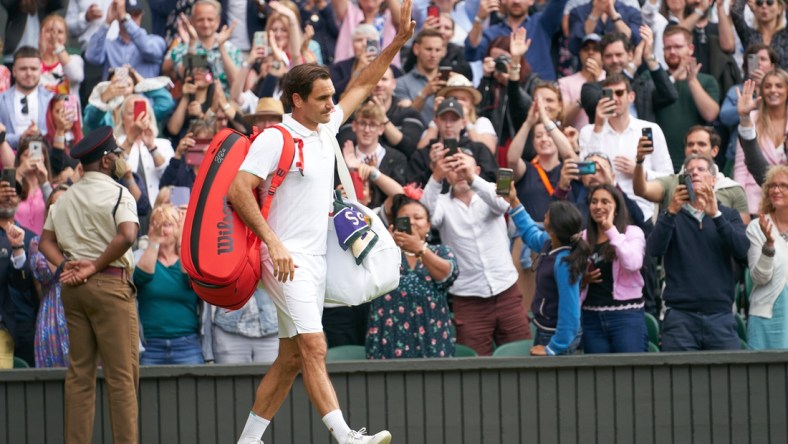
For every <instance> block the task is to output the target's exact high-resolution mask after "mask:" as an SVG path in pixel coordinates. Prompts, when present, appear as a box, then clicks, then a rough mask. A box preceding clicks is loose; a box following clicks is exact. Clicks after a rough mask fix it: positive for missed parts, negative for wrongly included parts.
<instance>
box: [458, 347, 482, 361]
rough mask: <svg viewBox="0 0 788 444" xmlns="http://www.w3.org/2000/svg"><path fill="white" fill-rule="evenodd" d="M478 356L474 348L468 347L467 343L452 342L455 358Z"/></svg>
mask: <svg viewBox="0 0 788 444" xmlns="http://www.w3.org/2000/svg"><path fill="white" fill-rule="evenodd" d="M477 356H479V354H478V353H476V350H474V349H472V348H470V347H468V346H467V345H462V344H454V357H455V358H475V357H477Z"/></svg>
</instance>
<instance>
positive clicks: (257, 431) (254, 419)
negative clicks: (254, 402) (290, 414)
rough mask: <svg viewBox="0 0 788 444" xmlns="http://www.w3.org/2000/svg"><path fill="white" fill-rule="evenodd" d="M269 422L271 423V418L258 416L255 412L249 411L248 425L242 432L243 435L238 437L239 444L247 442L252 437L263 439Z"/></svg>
mask: <svg viewBox="0 0 788 444" xmlns="http://www.w3.org/2000/svg"><path fill="white" fill-rule="evenodd" d="M268 424H271V421H270V420H268V419H265V418H263V417H262V416H257V415H255V414H254V412H249V418H247V419H246V425H245V426H244V431H243V432H241V437H240V438H238V444H246V443H247V442H248V440H250V439H262V438H263V433H265V429H266V428H268Z"/></svg>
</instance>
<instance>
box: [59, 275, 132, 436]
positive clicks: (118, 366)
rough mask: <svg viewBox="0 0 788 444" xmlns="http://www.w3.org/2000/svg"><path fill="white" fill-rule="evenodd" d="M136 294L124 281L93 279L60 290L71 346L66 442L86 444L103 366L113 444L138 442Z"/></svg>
mask: <svg viewBox="0 0 788 444" xmlns="http://www.w3.org/2000/svg"><path fill="white" fill-rule="evenodd" d="M135 295H136V289H135V288H134V286H133V285H132V284H131V283H130V282H129V281H128V276H126V274H125V273H124V276H123V277H121V276H113V275H109V274H101V273H99V274H96V275H94V276H92V277H91V278H90V279H88V281H87V283H85V284H82V285H79V286H77V287H70V286H66V285H64V286H63V289H62V299H63V309H64V311H65V315H66V322H67V324H68V336H69V341H70V343H71V347H70V360H71V362H70V365H69V367H68V373H67V374H66V389H65V392H66V393H65V406H66V412H65V442H66V444H85V443H89V442H91V435H92V434H93V420H94V416H95V406H96V365H97V362H98V358H99V356H101V360H102V362H103V368H104V379H105V381H106V386H107V391H108V394H109V413H110V424H111V425H112V440H113V442H114V443H115V444H125V443H134V444H137V442H138V438H137V435H138V432H137V414H138V410H137V385H138V383H139V356H138V354H139V349H138V341H139V334H138V331H137V307H136V304H135V301H134V299H135Z"/></svg>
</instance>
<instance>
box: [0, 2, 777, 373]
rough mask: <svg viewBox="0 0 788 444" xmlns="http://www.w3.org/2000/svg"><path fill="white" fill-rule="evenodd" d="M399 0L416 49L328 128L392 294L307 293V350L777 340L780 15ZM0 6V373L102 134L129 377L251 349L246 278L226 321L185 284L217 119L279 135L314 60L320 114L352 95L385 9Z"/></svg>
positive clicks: (57, 316)
mask: <svg viewBox="0 0 788 444" xmlns="http://www.w3.org/2000/svg"><path fill="white" fill-rule="evenodd" d="M415 3H416V4H415V5H414V9H413V17H412V18H413V19H414V20H415V21H416V23H417V26H418V28H417V33H416V35H415V36H414V38H413V40H412V41H411V42H410V43H409V45H408V46H407V47H406V48H405V49H404V50H403V51H402V53H401V54H399V55H398V56H397V57H395V59H394V60H393V61H392V63H391V65H390V67H389V69H388V71H387V72H386V74H385V75H384V76H383V78H382V79H381V80H380V82H379V83H378V85H377V87H376V88H375V90H374V91H373V93H372V94H371V95H370V97H369V99H368V100H367V102H366V103H365V104H364V105H362V106H361V107H360V108H359V109H358V110H357V111H356V113H355V115H354V116H353V117H351V119H350V121H349V122H348V123H347V124H346V125H345V126H344V127H342V128H341V129H340V132H339V135H338V140H339V144H340V146H341V147H342V151H343V154H344V157H345V161H346V162H347V164H348V166H349V167H350V169H351V172H352V175H353V179H354V183H355V184H356V190H355V192H356V195H357V197H358V199H359V200H360V201H361V202H363V203H365V204H367V205H369V206H370V207H372V208H374V209H375V210H376V211H377V212H378V213H379V214H380V215H381V217H382V218H383V220H384V222H386V223H387V224H388V225H389V226H390V227H391V230H392V232H393V235H394V238H395V240H396V241H397V243H398V244H399V245H400V247H401V249H402V254H403V255H402V265H401V275H402V276H401V281H400V286H399V288H397V289H396V290H394V291H392V292H391V293H389V294H387V295H383V296H381V297H380V298H379V299H376V300H375V301H373V302H372V303H370V304H366V305H363V306H359V307H337V306H330V305H329V306H326V308H325V312H324V325H325V331H326V335H327V339H328V345H329V347H333V346H339V345H362V346H366V350H367V356H368V357H369V358H370V359H389V358H403V357H450V356H453V355H454V354H455V349H456V347H457V345H463V346H465V347H470V348H471V349H473V350H474V351H475V352H476V353H477V354H479V355H490V354H492V353H493V351H494V350H495V348H496V347H499V346H502V345H504V344H506V343H509V342H513V341H520V340H527V339H531V340H533V344H534V346H533V348H532V349H531V353H532V354H534V355H545V354H547V355H552V354H569V353H580V352H584V353H611V352H614V353H615V352H644V351H647V350H648V349H649V347H650V345H653V346H659V347H661V349H662V350H665V351H689V350H712V349H738V348H741V347H742V341H741V336H742V335H741V334H739V332H738V331H737V318H742V319H746V325H747V327H746V329H747V333H748V335H749V339H748V340H747V341H745V344H746V345H747V346H749V347H750V348H753V349H773V348H788V294H787V293H788V290H787V289H788V281H786V279H788V277H786V276H787V275H786V270H785V266H786V255H788V244H787V243H786V242H788V166H786V164H788V156H787V155H786V152H787V151H786V150H788V140H787V136H786V135H788V72H786V71H785V69H786V68H788V37H787V36H788V27H787V25H786V2H785V0H749V1H745V0H725V1H723V0H719V1H716V2H714V1H709V0H662V1H660V0H641V1H637V0H434V1H432V2H430V1H429V0H417V1H416V2H415ZM2 4H3V6H4V8H5V9H6V11H7V13H8V22H7V26H6V30H5V38H4V40H3V43H4V45H2V49H3V51H2V53H3V62H4V64H5V66H0V164H2V168H3V174H2V177H1V178H0V368H2V367H10V366H11V365H12V360H13V357H18V358H21V359H22V360H24V361H26V362H27V363H28V364H29V365H31V366H36V367H55V366H66V365H68V356H69V353H68V350H69V339H68V329H67V320H66V318H65V315H64V313H63V307H62V303H61V302H60V283H59V274H60V272H61V270H59V269H58V268H57V267H56V266H55V265H54V264H51V263H48V262H47V261H46V259H45V258H44V256H43V255H42V254H41V253H40V252H39V251H38V244H39V236H40V235H41V232H42V229H43V226H44V223H45V220H46V217H47V214H48V211H49V208H50V207H51V206H52V205H57V204H56V201H57V199H58V198H59V197H60V196H62V195H63V194H64V193H68V192H69V191H68V190H69V186H70V185H71V184H73V183H75V182H77V181H79V180H80V178H81V177H82V175H83V171H82V166H81V164H80V163H79V162H78V161H76V160H75V159H73V158H72V157H71V156H70V150H71V147H72V146H74V145H75V144H76V143H77V142H79V141H80V140H81V139H82V138H83V136H84V135H86V134H88V133H89V132H91V131H92V130H93V129H95V128H98V127H101V126H105V125H108V126H111V127H112V128H114V136H115V138H116V140H117V144H118V146H119V147H120V148H121V149H122V151H123V156H122V161H121V162H118V164H117V166H116V171H115V172H114V176H115V178H116V180H117V181H118V182H119V183H121V184H122V185H124V186H125V187H127V188H128V189H129V191H130V193H131V195H132V196H133V198H134V200H135V201H136V205H137V207H136V211H137V213H138V215H139V219H140V230H139V234H140V236H139V239H138V240H137V242H136V244H135V246H134V253H135V254H134V258H135V269H134V272H133V274H131V276H130V279H132V280H133V282H134V284H135V285H136V287H137V289H138V294H137V305H138V312H139V322H140V327H141V328H140V350H142V353H141V358H140V359H141V363H143V364H199V363H204V362H217V363H236V362H270V361H271V360H273V359H274V358H275V356H276V354H277V347H278V345H277V320H276V309H275V307H274V305H273V303H272V302H271V300H270V298H269V297H268V295H267V293H266V291H265V288H264V287H262V286H260V287H259V288H258V290H257V291H256V292H255V294H254V296H253V297H252V298H251V299H250V300H249V302H248V303H247V304H246V306H244V307H243V308H242V309H240V310H236V311H228V310H224V309H220V308H216V307H212V306H209V305H207V304H205V303H203V302H201V301H200V300H199V298H198V297H197V295H196V294H195V293H194V292H193V291H192V289H191V287H190V284H189V280H188V277H187V276H186V274H185V272H184V271H183V269H182V267H181V264H180V258H179V254H180V238H181V230H182V223H183V220H184V214H185V210H186V207H187V205H188V200H189V194H190V190H191V187H192V186H193V184H194V181H195V178H196V176H197V174H199V170H200V162H201V160H202V158H203V155H204V151H205V149H206V147H207V145H208V143H209V142H210V139H211V138H212V137H213V136H214V135H215V134H216V133H217V132H219V131H220V130H221V129H223V128H231V129H234V130H236V131H239V132H242V133H244V134H247V135H253V134H255V133H256V132H257V131H260V130H264V129H265V128H267V127H269V126H271V125H275V124H277V123H279V122H281V120H282V116H283V115H284V114H285V113H286V112H288V111H289V110H288V109H285V107H284V106H283V103H288V101H286V100H284V101H283V100H280V99H281V96H282V88H281V78H282V76H283V75H284V74H285V73H286V72H288V70H289V69H291V68H292V67H294V66H296V65H299V64H304V63H317V64H324V65H327V66H328V68H329V70H330V72H331V75H332V80H333V83H334V86H335V89H336V95H335V100H338V99H339V97H341V96H342V94H343V93H344V92H345V91H347V90H348V89H350V88H353V82H354V79H356V78H357V77H358V75H359V73H360V72H361V71H362V70H363V69H364V68H365V67H366V66H367V65H368V64H369V63H370V61H371V60H373V59H374V58H375V57H376V56H377V55H378V54H379V53H380V51H381V50H382V48H384V47H386V46H387V45H388V44H389V42H390V41H391V39H392V38H393V36H394V35H395V34H396V31H397V29H396V27H397V26H398V24H399V23H400V18H399V14H400V8H399V2H398V1H397V0H278V1H277V0H272V1H268V2H265V1H259V2H257V1H255V2H246V1H234V0H222V1H221V2H219V1H217V0H177V1H176V0H43V1H32V0H20V1H7V0H3V1H2ZM507 174H509V176H507ZM507 177H511V181H510V182H511V183H509V182H507V181H506V179H507ZM337 185H338V184H337ZM338 186H339V185H338ZM346 191H347V190H346ZM327 192H329V190H327ZM304 198H309V197H308V196H304ZM700 277H702V278H700ZM648 316H653V317H655V318H656V319H658V320H659V322H660V325H661V336H660V338H659V339H657V340H656V342H658V343H655V344H649V342H650V341H651V342H654V338H650V337H649V336H648V332H647V329H646V321H645V319H646V317H648Z"/></svg>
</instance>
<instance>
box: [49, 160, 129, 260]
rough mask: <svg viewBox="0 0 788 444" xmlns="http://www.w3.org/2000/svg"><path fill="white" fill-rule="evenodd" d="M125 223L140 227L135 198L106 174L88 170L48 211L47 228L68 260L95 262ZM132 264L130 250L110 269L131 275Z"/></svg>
mask: <svg viewBox="0 0 788 444" xmlns="http://www.w3.org/2000/svg"><path fill="white" fill-rule="evenodd" d="M118 197H120V203H118ZM116 204H117V211H115V214H114V217H113V214H112V211H113V210H114V209H115V205H116ZM123 222H134V223H135V224H139V219H138V218H137V202H135V201H134V197H132V195H131V193H130V192H129V190H127V189H126V187H124V186H122V185H120V184H118V183H117V182H115V181H114V180H112V178H111V177H109V176H107V175H106V174H102V173H98V172H94V171H89V172H87V173H85V175H84V177H82V179H80V180H79V182H77V183H76V184H74V186H72V187H71V188H69V189H68V191H66V193H65V194H63V195H62V196H61V197H60V199H58V201H57V204H55V205H52V206H51V207H50V208H49V214H48V215H47V219H46V222H44V229H45V230H49V231H54V232H55V235H56V236H57V243H58V246H59V247H60V250H61V251H62V252H63V253H64V254H65V256H66V257H68V258H70V259H87V260H95V259H98V257H99V256H101V254H102V253H104V250H106V249H107V246H108V245H109V243H110V242H111V241H112V238H114V237H115V235H117V233H118V226H120V224H122V223H123ZM133 264H134V259H133V257H132V254H131V249H129V250H128V251H127V252H126V253H125V254H124V255H123V256H122V257H121V258H120V259H117V260H115V261H113V262H112V263H111V264H110V266H112V267H120V268H124V269H126V270H128V271H129V272H130V271H131V269H132V266H133Z"/></svg>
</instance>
